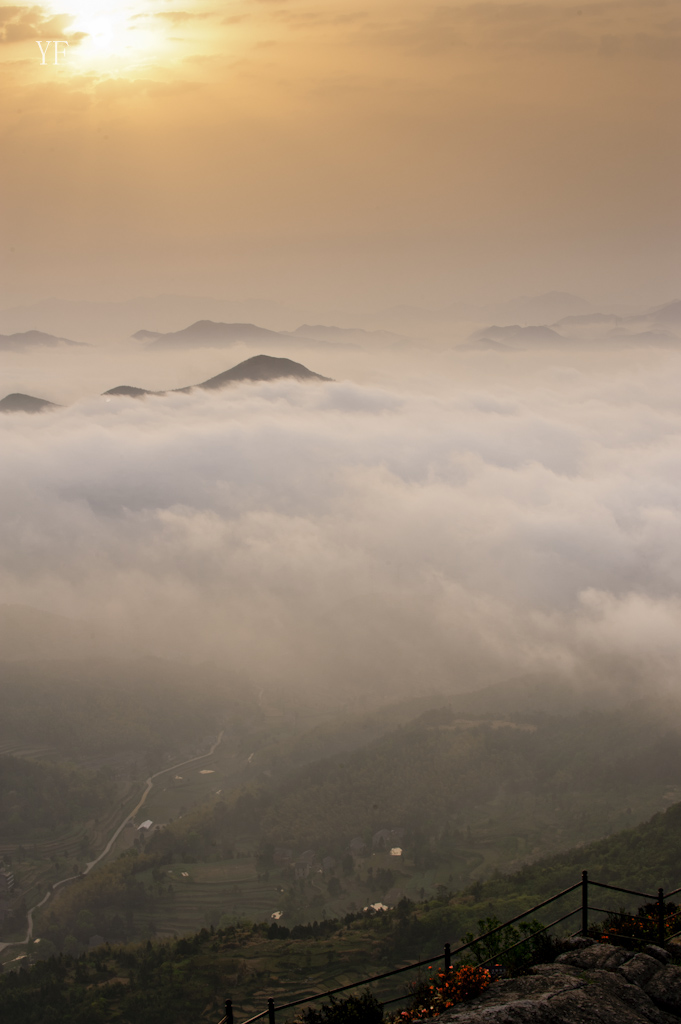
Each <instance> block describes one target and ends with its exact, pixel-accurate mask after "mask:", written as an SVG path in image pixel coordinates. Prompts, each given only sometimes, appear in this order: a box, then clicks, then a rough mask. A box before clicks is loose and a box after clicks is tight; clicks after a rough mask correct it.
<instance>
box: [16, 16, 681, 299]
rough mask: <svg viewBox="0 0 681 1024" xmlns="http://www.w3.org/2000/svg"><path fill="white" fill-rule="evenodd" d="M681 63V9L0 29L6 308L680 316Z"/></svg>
mask: <svg viewBox="0 0 681 1024" xmlns="http://www.w3.org/2000/svg"><path fill="white" fill-rule="evenodd" d="M54 38H60V39H66V40H70V42H71V45H70V47H69V49H68V57H67V58H66V59H62V62H61V63H60V64H58V65H57V66H55V65H54V63H53V51H52V50H48V55H47V59H46V63H45V64H44V65H42V64H41V54H40V50H39V48H38V46H37V43H36V39H41V40H43V41H45V40H49V39H54ZM679 58H681V6H680V5H679V3H678V0H630V2H627V0H613V2H591V3H588V2H587V3H577V2H575V3H573V2H562V0H555V2H554V0H544V2H539V3H533V2H515V0H510V2H461V3H459V2H455V3H447V2H438V3H430V2H428V0H422V2H420V3H418V4H415V3H413V0H412V2H409V3H407V2H399V0H358V2H357V3H356V4H355V2H354V0H315V2H311V0H234V2H224V0H221V2H219V3H213V4H211V3H209V2H206V3H204V2H202V0H178V2H177V3H175V2H172V0H139V2H136V3H129V2H119V3H117V2H115V0H72V2H69V0H64V2H63V3H61V2H56V3H50V4H47V3H45V4H42V5H31V6H21V5H14V6H3V7H0V75H2V82H1V83H0V84H1V94H2V104H1V111H0V125H1V130H2V143H1V145H2V169H1V170H0V175H1V176H2V188H1V190H0V192H1V198H0V224H1V227H2V231H1V234H0V247H1V252H2V282H3V283H2V289H1V290H0V304H1V305H3V306H9V305H12V304H14V303H16V302H21V301H29V300H36V299H40V298H42V297H45V296H48V295H60V296H64V297H72V298H90V297H91V298H124V297H126V296H129V295H133V294H154V293H157V292H170V291H177V292H182V293H196V294H213V295H218V296H223V297H226V298H240V297H242V296H261V297H271V298H275V299H279V300H287V301H293V302H297V303H305V302H313V301H314V302H319V301H321V302H326V303H330V304H334V305H338V306H343V307H346V308H351V307H357V308H361V307H363V306H366V307H376V306H379V305H381V304H390V303H394V302H414V303H419V304H426V305H438V304H444V303H447V302H451V301H455V300H457V299H469V298H472V299H477V298H485V297H490V298H494V297H501V298H504V297H510V296H512V295H515V294H521V293H532V292H540V291H545V290H548V289H552V288H562V289H566V290H570V291H575V292H578V293H580V294H583V295H585V296H586V297H588V298H592V299H594V300H596V301H599V300H601V299H603V300H612V301H634V302H642V303H645V302H651V303H652V302H658V301H659V302H661V301H664V300H665V299H668V298H669V299H671V298H674V297H677V296H678V295H679V294H681V282H679V272H678V267H679V265H681V259H680V257H681V251H680V249H681V247H680V246H679V227H680V225H679V220H680V216H679V215H680V213H681V186H680V184H679V183H680V182H681V174H680V170H681V168H680V166H679V149H680V144H679V138H680V134H681V133H680V132H679V109H680V104H679V100H680V98H681V97H680V95H679V94H680V92H681V88H680V86H681V74H680V72H679Z"/></svg>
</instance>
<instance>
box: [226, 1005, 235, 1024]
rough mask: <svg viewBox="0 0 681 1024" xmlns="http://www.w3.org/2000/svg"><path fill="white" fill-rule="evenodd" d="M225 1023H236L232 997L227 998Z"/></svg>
mask: <svg viewBox="0 0 681 1024" xmlns="http://www.w3.org/2000/svg"><path fill="white" fill-rule="evenodd" d="M225 1024H234V1012H233V1010H232V1000H231V999H225Z"/></svg>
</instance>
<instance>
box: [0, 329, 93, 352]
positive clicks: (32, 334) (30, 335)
mask: <svg viewBox="0 0 681 1024" xmlns="http://www.w3.org/2000/svg"><path fill="white" fill-rule="evenodd" d="M39 345H43V346H45V347H46V348H56V346H57V345H78V346H83V347H85V343H84V342H82V341H71V340H70V339H69V338H58V337H57V336H56V335H54V334H45V333H44V331H18V332H17V333H16V334H0V351H3V352H21V351H22V350H23V349H25V348H36V347H37V346H39Z"/></svg>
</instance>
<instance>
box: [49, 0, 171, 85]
mask: <svg viewBox="0 0 681 1024" xmlns="http://www.w3.org/2000/svg"><path fill="white" fill-rule="evenodd" d="M53 9H54V11H55V13H57V12H58V13H60V14H68V15H69V16H70V17H71V18H72V19H73V20H72V22H71V24H70V25H69V28H68V31H69V34H73V33H84V38H83V39H81V40H80V42H79V43H78V45H77V47H75V46H74V48H73V50H72V51H71V54H70V62H71V65H72V66H73V67H74V68H75V67H78V68H79V69H82V68H85V67H87V68H94V67H96V66H100V67H106V68H107V69H111V68H112V67H116V68H118V69H120V68H123V67H126V66H128V67H129V66H131V65H137V66H139V65H140V64H146V63H150V62H152V61H154V60H155V59H157V58H158V57H160V56H161V55H162V54H163V53H164V52H165V51H166V50H167V44H166V39H165V36H166V32H165V26H164V25H163V24H162V23H161V22H160V21H159V19H157V18H155V17H154V12H153V10H151V9H150V7H149V6H147V5H144V4H140V3H139V2H138V3H129V2H126V0H118V2H117V0H58V2H56V3H54V4H53Z"/></svg>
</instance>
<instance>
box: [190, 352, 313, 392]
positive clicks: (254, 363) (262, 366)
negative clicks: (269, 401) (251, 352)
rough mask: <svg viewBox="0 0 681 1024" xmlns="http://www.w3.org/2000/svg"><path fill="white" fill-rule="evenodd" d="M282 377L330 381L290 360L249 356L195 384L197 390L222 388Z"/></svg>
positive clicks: (276, 357)
mask: <svg viewBox="0 0 681 1024" xmlns="http://www.w3.org/2000/svg"><path fill="white" fill-rule="evenodd" d="M282 377H295V378H297V379H298V380H330V379H331V378H330V377H322V376H321V374H319V373H313V371H312V370H308V368H307V367H306V366H303V364H302V363H294V361H293V360H292V359H283V358H280V357H278V356H263V355H260V356H251V358H250V359H245V360H244V361H243V363H238V364H237V366H233V367H232V368H231V370H225V372H224V373H219V374H218V375H217V377H211V378H210V379H209V380H205V381H203V383H202V384H197V385H196V387H199V388H223V387H225V386H226V385H227V384H233V383H237V382H238V381H245V380H252V381H262V380H279V379H280V378H282Z"/></svg>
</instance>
